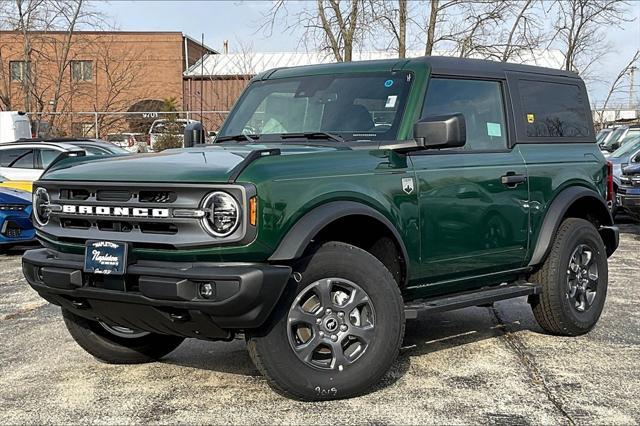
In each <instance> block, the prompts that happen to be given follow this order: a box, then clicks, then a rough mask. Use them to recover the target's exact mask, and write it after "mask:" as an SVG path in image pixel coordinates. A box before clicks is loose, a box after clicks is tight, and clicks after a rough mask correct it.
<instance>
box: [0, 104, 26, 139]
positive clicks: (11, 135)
mask: <svg viewBox="0 0 640 426" xmlns="http://www.w3.org/2000/svg"><path fill="white" fill-rule="evenodd" d="M30 137H31V123H30V122H29V117H27V115H26V114H25V113H24V112H21V111H0V143H6V142H13V141H17V140H18V139H21V138H30Z"/></svg>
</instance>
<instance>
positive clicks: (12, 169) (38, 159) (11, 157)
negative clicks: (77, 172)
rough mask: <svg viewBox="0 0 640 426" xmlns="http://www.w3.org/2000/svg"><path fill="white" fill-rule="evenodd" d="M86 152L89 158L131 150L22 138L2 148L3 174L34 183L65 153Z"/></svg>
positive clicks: (0, 166)
mask: <svg viewBox="0 0 640 426" xmlns="http://www.w3.org/2000/svg"><path fill="white" fill-rule="evenodd" d="M78 149H82V150H84V151H85V152H86V153H87V155H97V156H105V155H128V154H131V153H130V152H129V151H127V150H125V149H122V148H120V147H118V146H115V145H113V144H110V143H108V142H103V141H97V140H92V139H21V140H19V141H16V142H10V143H5V144H1V145H0V175H2V176H4V177H5V178H6V179H8V180H17V181H27V182H33V181H35V180H37V179H38V178H39V177H40V175H41V174H42V172H43V170H44V169H46V168H47V167H48V166H49V164H50V163H51V162H52V161H53V160H54V159H55V158H56V157H57V156H58V155H60V154H61V153H63V152H66V151H74V150H78Z"/></svg>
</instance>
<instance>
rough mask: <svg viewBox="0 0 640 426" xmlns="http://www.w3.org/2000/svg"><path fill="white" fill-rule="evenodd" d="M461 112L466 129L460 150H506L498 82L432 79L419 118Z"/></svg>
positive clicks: (500, 92) (504, 124) (505, 133)
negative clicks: (465, 140) (464, 141)
mask: <svg viewBox="0 0 640 426" xmlns="http://www.w3.org/2000/svg"><path fill="white" fill-rule="evenodd" d="M455 113H462V115H464V120H465V125H466V128H467V142H466V144H465V145H464V147H463V148H462V149H463V150H467V151H469V150H472V151H476V150H478V151H486V150H495V149H505V148H506V146H507V130H506V123H505V118H504V106H503V100H502V85H501V83H500V82H498V81H484V80H463V79H449V78H436V77H434V78H432V79H431V80H430V81H429V87H428V89H427V95H426V96H425V101H424V107H423V108H422V117H428V116H431V115H444V114H455Z"/></svg>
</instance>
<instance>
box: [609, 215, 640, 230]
mask: <svg viewBox="0 0 640 426" xmlns="http://www.w3.org/2000/svg"><path fill="white" fill-rule="evenodd" d="M615 222H616V225H617V226H618V227H619V228H620V233H624V234H633V235H640V223H639V222H638V221H637V220H634V219H633V218H631V217H630V216H629V215H625V214H617V215H616V221H615Z"/></svg>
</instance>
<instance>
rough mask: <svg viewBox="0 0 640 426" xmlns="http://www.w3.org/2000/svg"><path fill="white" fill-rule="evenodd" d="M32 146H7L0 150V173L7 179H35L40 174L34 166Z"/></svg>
mask: <svg viewBox="0 0 640 426" xmlns="http://www.w3.org/2000/svg"><path fill="white" fill-rule="evenodd" d="M34 151H35V150H34V149H33V148H7V149H2V150H0V175H2V176H4V177H6V178H7V179H9V180H26V181H34V180H37V179H38V178H39V177H40V175H41V174H42V170H41V169H37V168H36V163H35V154H34Z"/></svg>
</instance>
